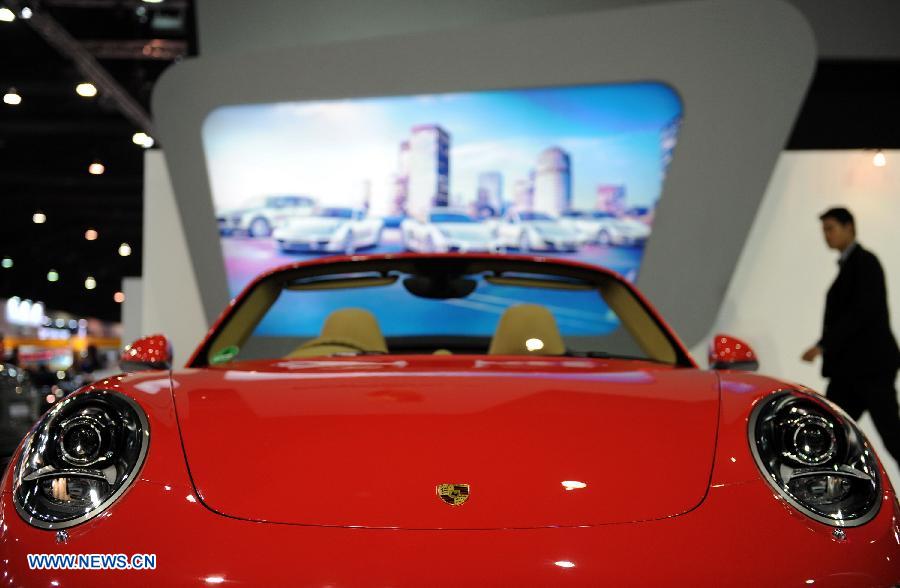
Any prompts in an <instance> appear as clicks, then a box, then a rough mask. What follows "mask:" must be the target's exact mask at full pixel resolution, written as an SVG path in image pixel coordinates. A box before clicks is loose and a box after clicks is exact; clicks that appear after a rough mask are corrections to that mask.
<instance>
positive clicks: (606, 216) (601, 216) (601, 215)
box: [591, 211, 615, 218]
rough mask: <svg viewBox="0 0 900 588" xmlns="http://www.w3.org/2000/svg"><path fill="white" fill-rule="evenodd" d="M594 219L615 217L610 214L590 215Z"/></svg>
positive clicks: (595, 213) (598, 212)
mask: <svg viewBox="0 0 900 588" xmlns="http://www.w3.org/2000/svg"><path fill="white" fill-rule="evenodd" d="M591 216H593V217H594V218H615V216H614V215H613V214H612V213H610V212H600V211H597V212H594V213H592V214H591Z"/></svg>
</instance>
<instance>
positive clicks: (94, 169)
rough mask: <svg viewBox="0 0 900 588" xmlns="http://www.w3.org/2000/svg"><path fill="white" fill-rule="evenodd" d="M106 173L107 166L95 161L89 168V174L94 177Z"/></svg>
mask: <svg viewBox="0 0 900 588" xmlns="http://www.w3.org/2000/svg"><path fill="white" fill-rule="evenodd" d="M105 171H106V166H105V165H103V164H102V163H100V162H99V161H95V162H94V163H92V164H91V165H89V166H88V173H89V174H91V175H92V176H100V175H103V172H105Z"/></svg>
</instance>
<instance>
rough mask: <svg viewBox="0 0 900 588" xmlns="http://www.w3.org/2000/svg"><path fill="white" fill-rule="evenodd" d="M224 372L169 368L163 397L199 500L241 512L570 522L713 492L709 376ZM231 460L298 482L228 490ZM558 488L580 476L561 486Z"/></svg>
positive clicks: (242, 368) (591, 366)
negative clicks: (628, 476)
mask: <svg viewBox="0 0 900 588" xmlns="http://www.w3.org/2000/svg"><path fill="white" fill-rule="evenodd" d="M229 366H230V367H229V369H224V368H222V369H206V370H194V371H189V372H186V373H181V374H179V375H178V376H176V378H175V382H176V383H177V387H176V389H175V401H176V408H177V411H178V418H179V423H180V425H181V433H182V438H183V440H184V448H185V454H186V456H187V461H188V465H189V467H190V470H191V476H192V478H193V480H194V483H195V485H196V487H197V490H198V492H199V493H200V495H201V496H202V498H203V502H204V504H206V505H208V506H209V507H210V508H212V509H213V510H215V511H217V512H221V513H224V514H227V515H229V516H233V517H237V518H246V519H251V520H260V521H272V522H282V523H300V524H318V525H353V526H363V527H400V528H448V529H478V528H514V527H525V528H527V527H547V526H576V525H585V524H600V523H614V522H628V521H639V520H652V519H658V518H663V517H667V516H673V515H677V514H681V513H683V512H686V511H688V510H690V509H692V508H694V507H695V506H696V505H697V504H699V503H700V501H701V500H702V499H703V496H704V495H705V494H706V489H707V487H708V485H709V477H710V473H711V470H712V463H713V454H714V450H715V439H716V421H717V418H716V416H717V412H718V387H717V382H716V378H715V376H714V374H711V373H696V372H693V371H692V370H678V369H671V368H667V367H664V368H659V367H655V366H654V365H653V364H652V363H647V362H636V361H635V362H623V361H616V362H610V361H600V360H590V359H574V358H547V359H540V358H522V357H518V358H517V357H508V358H500V357H494V358H491V359H490V360H486V359H485V358H484V357H483V356H476V357H472V356H469V357H466V356H461V357H460V356H456V357H454V356H421V355H419V356H406V357H404V356H384V357H382V358H372V359H369V358H366V359H365V360H361V359H335V360H322V361H276V362H256V363H254V364H246V365H245V364H244V363H243V362H242V363H239V364H229ZM307 366H308V367H307ZM304 368H305V369H304ZM650 439H652V440H654V441H651V442H645V440H650ZM222 456H227V459H222ZM685 456H690V459H685ZM234 463H240V464H242V465H241V471H242V473H241V477H242V478H244V479H250V480H271V481H272V482H277V483H279V484H280V483H281V482H280V481H281V480H285V481H287V480H289V479H290V480H296V481H291V482H290V483H291V484H295V483H299V486H298V487H296V488H295V489H294V490H293V491H292V492H291V493H290V494H293V496H294V498H293V499H289V500H272V496H271V488H270V487H269V486H268V485H258V486H254V485H251V486H250V487H246V485H244V484H235V473H234V469H233V464H234ZM286 472H290V474H289V475H287V476H286V475H285V473H286ZM616 472H635V474H634V475H636V476H637V477H639V478H640V480H641V483H640V484H633V483H622V482H623V480H621V478H620V474H618V473H616ZM637 472H640V473H639V474H637ZM673 480H678V483H677V484H672V481H673ZM564 481H580V482H582V483H584V484H586V487H584V488H579V489H572V490H566V488H565V487H564V486H563V485H562V482H564ZM441 483H466V484H470V485H471V491H470V497H469V500H468V501H467V502H466V504H465V507H464V508H458V509H455V508H448V506H447V505H446V504H445V503H444V502H442V501H441V500H439V499H438V497H437V496H436V493H435V489H436V487H437V485H439V484H441ZM663 489H665V491H662V490H663Z"/></svg>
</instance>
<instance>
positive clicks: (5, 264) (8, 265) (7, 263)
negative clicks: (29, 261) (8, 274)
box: [0, 257, 13, 269]
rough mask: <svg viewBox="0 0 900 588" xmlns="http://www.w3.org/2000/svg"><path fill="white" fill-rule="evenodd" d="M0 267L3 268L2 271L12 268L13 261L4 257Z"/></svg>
mask: <svg viewBox="0 0 900 588" xmlns="http://www.w3.org/2000/svg"><path fill="white" fill-rule="evenodd" d="M0 266H3V269H9V268H11V267H12V266H13V260H12V258H11V257H4V258H3V261H0Z"/></svg>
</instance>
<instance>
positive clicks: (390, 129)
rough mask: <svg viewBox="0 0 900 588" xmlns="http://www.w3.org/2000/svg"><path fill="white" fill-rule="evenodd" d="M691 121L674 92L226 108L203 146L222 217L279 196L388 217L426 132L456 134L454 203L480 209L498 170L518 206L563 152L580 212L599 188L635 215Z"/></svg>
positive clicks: (615, 88)
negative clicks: (410, 154)
mask: <svg viewBox="0 0 900 588" xmlns="http://www.w3.org/2000/svg"><path fill="white" fill-rule="evenodd" d="M681 114H682V106H681V102H680V100H679V98H678V96H677V95H676V93H675V92H674V91H673V90H672V89H671V88H669V87H668V86H666V85H663V84H658V83H633V84H620V85H602V86H573V87H557V88H544V89H527V90H502V91H487V92H472V93H455V94H441V95H428V96H407V97H387V98H355V99H347V100H327V101H307V102H297V103H279V104H265V105H242V106H230V107H223V108H220V109H218V110H216V111H214V112H213V113H212V114H211V115H210V116H209V117H208V118H207V120H206V123H205V125H204V128H203V140H204V147H205V150H206V157H207V163H208V168H209V176H210V182H211V187H212V192H213V198H214V203H215V207H216V209H217V210H219V211H222V210H227V209H232V208H237V207H241V206H245V205H246V204H247V202H248V201H249V200H252V199H253V198H255V197H259V196H264V195H267V194H285V193H294V194H307V195H310V196H313V197H314V198H316V199H317V200H318V201H319V202H320V203H324V204H328V205H332V206H361V205H362V203H363V200H364V195H366V194H368V195H369V196H370V199H371V200H370V202H371V204H372V208H371V212H372V213H373V214H379V212H381V210H380V209H381V208H386V206H387V204H386V203H387V202H388V200H389V199H390V197H391V194H392V190H393V189H394V188H393V180H394V177H395V175H396V173H397V170H398V153H399V146H400V143H401V142H402V141H405V140H407V139H408V138H409V137H410V129H411V128H412V127H413V126H415V125H422V124H438V125H440V126H441V127H443V128H444V129H445V130H446V131H447V132H448V133H449V134H450V189H449V192H450V200H451V204H452V205H460V206H464V205H468V204H469V203H470V202H472V201H473V200H474V198H475V196H476V194H477V188H478V176H479V174H481V173H483V172H487V171H499V172H500V173H501V174H502V176H503V195H504V200H506V201H510V200H512V192H513V186H514V183H515V182H516V181H517V180H524V179H527V178H528V175H529V173H530V171H531V170H532V169H533V168H534V167H535V165H536V162H537V157H538V154H539V153H540V152H541V151H543V150H544V149H547V148H548V147H553V146H557V147H561V148H562V149H564V150H565V151H567V152H568V153H569V155H570V157H571V181H572V205H573V206H572V207H573V208H575V209H592V208H594V206H595V201H596V198H597V187H598V185H621V186H625V188H626V204H627V206H629V207H633V206H652V205H653V204H654V203H655V202H656V200H657V199H658V198H659V196H660V193H661V190H662V181H663V176H664V165H663V156H664V154H663V148H662V146H661V133H662V131H663V130H664V129H665V128H666V127H667V126H668V125H670V124H671V123H672V122H673V121H674V120H676V119H678V118H679V117H680V116H681ZM382 203H384V204H383V205H382Z"/></svg>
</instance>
